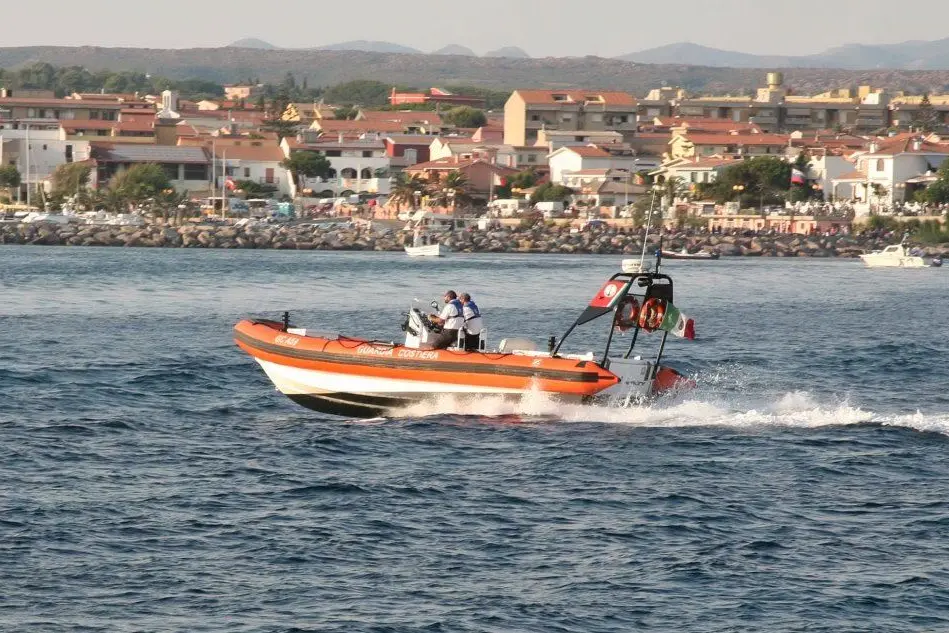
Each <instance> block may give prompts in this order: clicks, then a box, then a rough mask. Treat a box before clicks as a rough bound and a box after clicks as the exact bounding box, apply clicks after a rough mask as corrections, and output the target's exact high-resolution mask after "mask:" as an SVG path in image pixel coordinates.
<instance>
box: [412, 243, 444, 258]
mask: <svg viewBox="0 0 949 633" xmlns="http://www.w3.org/2000/svg"><path fill="white" fill-rule="evenodd" d="M445 251H446V249H443V248H442V245H441V244H426V245H425V246H406V247H405V252H406V254H407V255H408V256H409V257H442V256H443V255H444V254H445Z"/></svg>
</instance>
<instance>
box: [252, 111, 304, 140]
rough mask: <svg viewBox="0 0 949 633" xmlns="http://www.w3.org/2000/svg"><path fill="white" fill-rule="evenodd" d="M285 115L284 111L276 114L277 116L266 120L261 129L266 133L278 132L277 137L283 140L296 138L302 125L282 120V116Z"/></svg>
mask: <svg viewBox="0 0 949 633" xmlns="http://www.w3.org/2000/svg"><path fill="white" fill-rule="evenodd" d="M282 113H283V110H280V111H279V112H276V113H275V115H274V116H273V117H271V118H269V119H265V120H264V122H263V124H262V125H261V126H260V129H262V130H264V131H265V132H276V133H277V136H279V137H280V138H281V139H283V138H286V137H288V136H296V133H297V128H299V127H300V124H299V123H298V122H297V121H285V120H284V119H281V118H280V115H281V114H282Z"/></svg>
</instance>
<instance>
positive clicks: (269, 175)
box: [264, 167, 274, 185]
mask: <svg viewBox="0 0 949 633" xmlns="http://www.w3.org/2000/svg"><path fill="white" fill-rule="evenodd" d="M273 176H274V173H273V167H268V168H267V169H265V170H264V180H266V181H267V184H269V185H272V184H273V182H274V177H273Z"/></svg>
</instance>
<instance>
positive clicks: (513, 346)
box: [498, 338, 537, 354]
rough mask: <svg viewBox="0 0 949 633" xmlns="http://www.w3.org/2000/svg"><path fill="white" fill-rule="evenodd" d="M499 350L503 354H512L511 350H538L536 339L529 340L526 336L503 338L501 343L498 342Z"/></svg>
mask: <svg viewBox="0 0 949 633" xmlns="http://www.w3.org/2000/svg"><path fill="white" fill-rule="evenodd" d="M498 351H499V352H501V353H502V354H510V353H511V352H534V351H537V345H536V344H535V343H534V341H529V340H527V339H526V338H503V339H501V342H500V344H498Z"/></svg>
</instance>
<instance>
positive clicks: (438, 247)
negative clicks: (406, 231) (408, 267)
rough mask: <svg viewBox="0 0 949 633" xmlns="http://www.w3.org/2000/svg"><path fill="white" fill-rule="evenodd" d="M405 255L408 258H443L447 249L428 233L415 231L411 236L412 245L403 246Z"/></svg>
mask: <svg viewBox="0 0 949 633" xmlns="http://www.w3.org/2000/svg"><path fill="white" fill-rule="evenodd" d="M404 248H405V254H406V255H408V256H409V257H444V255H445V254H446V253H447V252H448V248H447V247H446V246H444V245H442V244H440V243H439V242H438V238H437V237H436V236H435V235H434V234H433V233H431V232H430V231H425V230H422V229H419V228H417V229H415V230H414V231H413V234H412V243H411V244H408V243H407V244H405V247H404Z"/></svg>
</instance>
